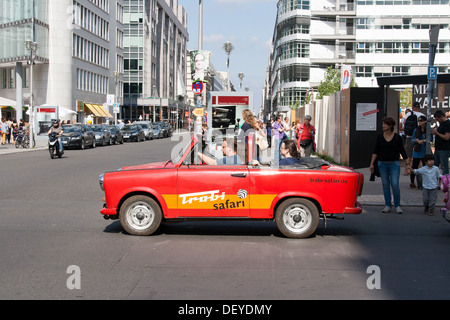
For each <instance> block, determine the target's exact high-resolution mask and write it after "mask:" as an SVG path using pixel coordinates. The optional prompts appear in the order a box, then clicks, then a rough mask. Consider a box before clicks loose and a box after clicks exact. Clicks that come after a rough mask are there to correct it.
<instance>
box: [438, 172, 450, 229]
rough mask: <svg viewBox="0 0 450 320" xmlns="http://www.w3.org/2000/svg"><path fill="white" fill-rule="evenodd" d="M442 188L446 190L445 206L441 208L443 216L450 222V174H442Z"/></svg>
mask: <svg viewBox="0 0 450 320" xmlns="http://www.w3.org/2000/svg"><path fill="white" fill-rule="evenodd" d="M439 184H440V186H441V190H442V191H443V192H444V203H445V206H444V207H443V208H441V214H442V217H443V218H444V219H445V220H447V222H449V223H450V174H447V175H445V176H441V178H440V183H439Z"/></svg>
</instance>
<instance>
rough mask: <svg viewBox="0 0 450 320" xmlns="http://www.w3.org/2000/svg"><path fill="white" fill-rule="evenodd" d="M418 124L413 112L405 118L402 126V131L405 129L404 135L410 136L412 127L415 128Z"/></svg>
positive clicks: (412, 130)
mask: <svg viewBox="0 0 450 320" xmlns="http://www.w3.org/2000/svg"><path fill="white" fill-rule="evenodd" d="M418 126H419V125H418V124H417V116H416V114H415V113H414V112H413V113H411V114H410V115H409V117H408V118H406V120H405V124H404V126H403V127H404V131H405V135H407V136H409V137H412V135H413V132H414V129H415V128H417V127H418Z"/></svg>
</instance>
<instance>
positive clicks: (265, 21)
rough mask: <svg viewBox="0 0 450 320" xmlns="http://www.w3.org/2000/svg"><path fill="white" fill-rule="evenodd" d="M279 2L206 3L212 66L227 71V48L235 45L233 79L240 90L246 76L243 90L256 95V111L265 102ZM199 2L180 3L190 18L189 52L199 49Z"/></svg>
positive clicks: (225, 0) (206, 36)
mask: <svg viewBox="0 0 450 320" xmlns="http://www.w3.org/2000/svg"><path fill="white" fill-rule="evenodd" d="M277 2H278V1H277V0H203V50H208V51H211V52H212V56H211V62H212V64H213V65H214V67H215V68H216V70H219V71H226V69H227V67H226V53H225V50H224V49H223V44H224V43H225V42H226V41H231V42H232V43H233V46H234V50H233V51H232V52H231V55H230V79H231V82H232V83H233V84H234V86H235V88H236V90H239V83H240V80H239V77H238V74H239V72H242V73H244V80H243V84H242V86H243V88H244V87H249V88H250V91H253V95H254V108H255V111H257V110H259V106H260V105H261V101H262V88H263V86H264V80H265V74H266V69H267V66H268V59H269V53H270V44H271V40H272V36H273V30H274V26H275V18H276V12H277V9H276V8H277ZM198 3H199V1H198V0H178V4H179V5H181V6H183V7H184V8H185V10H186V12H187V14H188V32H189V42H188V49H189V50H196V49H198V9H199V5H198Z"/></svg>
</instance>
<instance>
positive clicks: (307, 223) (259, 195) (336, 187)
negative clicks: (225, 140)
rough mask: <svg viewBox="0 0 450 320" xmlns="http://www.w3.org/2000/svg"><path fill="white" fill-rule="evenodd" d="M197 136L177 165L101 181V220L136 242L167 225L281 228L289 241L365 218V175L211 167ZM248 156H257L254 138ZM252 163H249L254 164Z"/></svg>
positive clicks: (309, 164) (320, 163)
mask: <svg viewBox="0 0 450 320" xmlns="http://www.w3.org/2000/svg"><path fill="white" fill-rule="evenodd" d="M199 143H201V141H200V142H199V141H198V140H197V138H196V137H195V135H194V136H193V137H192V139H191V141H190V142H189V143H187V144H186V145H185V146H184V147H180V149H179V152H177V153H176V155H174V157H173V158H172V159H171V160H170V161H166V162H160V163H151V164H143V165H136V166H128V167H123V168H120V169H119V170H117V171H113V172H106V173H104V174H101V175H100V176H99V183H100V187H101V189H102V190H103V191H104V192H105V198H104V199H105V200H106V203H104V205H103V208H102V209H101V210H100V213H101V214H103V215H104V218H105V219H113V220H114V219H120V222H121V224H122V226H123V228H124V229H125V231H126V232H127V233H129V234H131V235H141V236H145V235H150V234H153V233H154V232H155V231H156V230H157V229H158V228H159V226H160V224H161V222H162V221H165V222H170V221H177V220H178V221H180V220H181V221H189V220H192V221H196V220H198V219H207V220H208V219H209V221H211V219H213V220H214V219H216V221H218V222H217V223H220V222H219V220H220V221H222V220H236V219H247V220H254V221H258V220H259V221H261V220H269V221H275V222H276V225H277V227H278V229H279V230H280V232H281V233H282V234H283V235H285V236H286V237H290V238H306V237H309V236H311V235H312V234H314V232H315V231H316V229H317V226H318V223H319V219H320V218H322V219H324V221H326V219H329V218H337V217H338V216H342V215H343V214H360V213H361V212H362V207H361V205H360V204H359V203H358V202H357V200H358V196H360V195H361V193H362V188H363V184H364V175H363V174H362V173H358V172H355V171H354V170H353V169H351V168H348V167H343V166H337V165H332V164H330V163H328V162H326V161H324V160H322V159H320V158H311V157H308V158H302V159H301V162H300V163H299V164H293V165H286V166H277V165H272V164H270V165H265V166H264V165H253V166H248V165H247V163H253V153H254V152H248V158H247V159H244V160H246V161H245V162H244V163H245V164H244V165H239V164H237V165H232V164H226V165H206V164H205V163H204V162H202V161H199V156H198V147H197V145H198V144H199ZM248 148H249V150H253V151H255V150H254V149H255V148H256V147H255V143H254V136H253V135H250V136H249V137H248ZM247 161H248V162H247Z"/></svg>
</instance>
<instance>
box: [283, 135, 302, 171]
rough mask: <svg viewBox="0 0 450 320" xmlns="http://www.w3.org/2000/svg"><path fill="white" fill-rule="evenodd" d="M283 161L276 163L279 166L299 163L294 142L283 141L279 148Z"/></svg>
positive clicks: (298, 155)
mask: <svg viewBox="0 0 450 320" xmlns="http://www.w3.org/2000/svg"><path fill="white" fill-rule="evenodd" d="M280 152H281V155H282V156H283V159H281V160H280V162H279V163H278V164H279V165H280V166H286V165H291V164H296V163H299V162H300V153H299V152H298V150H297V145H296V143H295V141H294V140H284V141H283V143H282V144H281V147H280Z"/></svg>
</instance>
